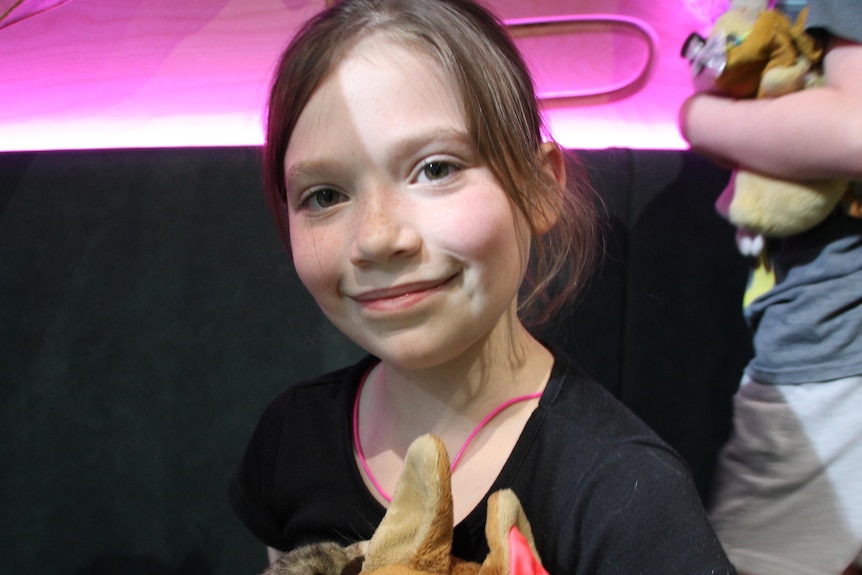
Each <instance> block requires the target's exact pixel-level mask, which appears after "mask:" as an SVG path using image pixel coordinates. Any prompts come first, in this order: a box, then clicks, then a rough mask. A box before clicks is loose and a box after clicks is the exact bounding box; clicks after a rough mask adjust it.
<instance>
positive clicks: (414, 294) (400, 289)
mask: <svg viewBox="0 0 862 575" xmlns="http://www.w3.org/2000/svg"><path fill="white" fill-rule="evenodd" d="M457 275H458V274H454V275H451V276H449V277H447V278H445V279H443V280H434V281H429V282H414V283H408V284H404V285H399V286H394V287H391V288H384V289H379V290H370V291H367V292H363V293H361V294H359V295H356V296H352V298H351V299H353V300H354V301H356V302H357V303H359V305H360V306H362V308H363V309H366V310H368V311H381V312H383V311H400V310H403V309H408V308H410V307H413V306H414V305H415V304H417V303H419V302H420V301H422V300H424V299H426V298H428V297H431V296H432V295H434V294H436V293H438V292H440V291H442V290H444V289H445V288H446V287H448V286H449V284H450V283H452V280H454V279H455V277H456V276H457Z"/></svg>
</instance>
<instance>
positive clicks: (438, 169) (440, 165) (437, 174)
mask: <svg viewBox="0 0 862 575" xmlns="http://www.w3.org/2000/svg"><path fill="white" fill-rule="evenodd" d="M458 169H459V168H458V166H456V165H455V164H453V163H451V162H445V161H442V160H435V161H433V162H428V163H426V164H424V165H423V166H422V167H421V168H420V169H419V177H418V180H419V181H420V182H433V181H435V180H442V179H444V178H446V177H448V176H451V175H452V173H453V172H456V171H457V170H458Z"/></svg>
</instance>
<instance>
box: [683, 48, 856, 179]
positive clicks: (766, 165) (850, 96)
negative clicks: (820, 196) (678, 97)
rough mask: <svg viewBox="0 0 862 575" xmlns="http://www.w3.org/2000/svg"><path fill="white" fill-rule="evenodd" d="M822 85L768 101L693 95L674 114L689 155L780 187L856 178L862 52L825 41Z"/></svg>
mask: <svg viewBox="0 0 862 575" xmlns="http://www.w3.org/2000/svg"><path fill="white" fill-rule="evenodd" d="M823 70H824V77H825V83H826V85H825V86H824V87H821V88H811V89H808V90H802V91H799V92H794V93H791V94H788V95H786V96H782V97H779V98H773V99H752V100H732V99H730V98H722V97H717V96H713V95H708V94H696V95H694V96H692V97H690V98H689V99H688V100H686V102H685V103H684V104H683V106H682V109H681V110H680V130H681V132H682V134H683V136H684V137H685V138H686V139H687V140H688V142H689V144H691V147H692V149H693V150H695V151H698V152H702V153H704V154H706V155H709V156H715V157H718V158H720V159H723V160H724V161H726V162H729V163H731V164H734V165H741V166H744V167H746V168H748V169H751V170H753V171H758V172H763V173H766V174H770V175H773V176H778V177H783V178H787V179H818V178H849V179H860V178H862V44H858V43H855V42H850V41H846V40H842V39H839V38H833V39H832V40H831V42H830V44H829V46H828V51H827V52H826V56H825V57H824V61H823Z"/></svg>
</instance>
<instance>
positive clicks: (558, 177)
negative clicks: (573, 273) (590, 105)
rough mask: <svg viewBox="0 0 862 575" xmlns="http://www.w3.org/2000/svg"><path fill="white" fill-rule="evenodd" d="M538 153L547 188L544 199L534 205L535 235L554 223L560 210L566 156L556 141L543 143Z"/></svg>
mask: <svg viewBox="0 0 862 575" xmlns="http://www.w3.org/2000/svg"><path fill="white" fill-rule="evenodd" d="M539 154H540V157H539V162H540V163H541V166H542V171H543V172H545V175H546V176H547V178H546V180H545V181H546V182H547V184H548V189H547V190H545V193H546V196H545V197H543V198H542V200H545V201H542V202H541V203H540V204H536V205H535V209H536V213H535V214H534V217H533V222H534V223H533V225H534V226H535V233H536V235H537V236H542V235H544V234H545V233H547V232H548V231H549V230H550V229H551V228H553V227H554V225H556V223H557V220H558V219H559V217H560V213H561V212H562V203H563V194H564V193H566V156H565V153H564V152H563V150H562V148H560V146H559V144H557V143H556V142H545V143H543V144H542V146H541V148H539Z"/></svg>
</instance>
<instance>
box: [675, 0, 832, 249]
mask: <svg viewBox="0 0 862 575" xmlns="http://www.w3.org/2000/svg"><path fill="white" fill-rule="evenodd" d="M807 10H808V9H807V8H806V9H804V10H803V11H802V12H801V13H800V14H799V17H798V18H797V20H796V22H795V23H793V24H791V22H790V20H788V19H787V17H786V16H784V15H783V14H781V13H780V12H777V11H774V10H766V2H765V1H763V0H735V1H734V2H732V3H731V8H730V9H729V10H728V11H727V12H725V13H724V14H722V15H721V17H719V19H718V20H717V21H716V23H715V25H714V26H713V29H712V32H711V33H710V36H709V38H707V39H703V38H700V41H693V40H697V38H699V37H698V36H697V35H692V37H690V38H689V41H687V42H686V47H685V48H684V54H685V55H686V57H687V58H688V59H689V60H690V61H691V62H692V66H693V72H694V73H695V76H696V84H700V86H701V87H704V82H707V83H711V85H710V86H705V89H707V90H710V91H714V92H717V93H720V94H724V95H727V96H731V97H735V98H754V97H757V98H775V97H780V96H782V95H785V94H788V93H790V92H794V91H796V90H802V89H809V88H811V89H816V87H817V85H818V83H819V82H820V76H819V72H818V64H819V63H820V60H821V58H822V57H823V49H822V47H821V46H820V43H819V42H818V41H816V40H815V39H814V38H813V37H812V36H810V35H809V34H807V33H806V32H805V30H804V28H805V19H806V17H807V13H808V11H807ZM698 76H703V77H704V78H706V80H704V79H703V78H701V81H700V82H698V81H697V77H698ZM848 187H849V181H847V180H823V181H789V180H783V179H779V178H773V177H769V176H765V175H763V174H757V173H754V172H750V171H747V170H742V169H740V170H737V171H736V172H735V173H734V177H733V178H732V179H731V183H730V185H729V186H728V189H727V190H725V194H730V196H726V197H724V198H721V199H720V200H719V205H720V206H721V205H724V206H728V207H727V210H726V213H725V212H724V211H722V209H721V208H719V211H722V213H724V215H725V216H727V217H728V219H729V220H730V221H731V222H732V223H733V224H734V225H736V226H737V227H739V228H742V229H745V230H748V231H751V232H754V233H756V234H762V235H763V236H766V237H786V236H789V235H793V234H797V233H800V232H803V231H805V230H808V229H810V228H812V227H814V226H815V225H817V224H818V223H820V222H821V221H823V220H824V219H825V218H826V216H828V215H829V214H830V213H831V212H832V210H834V209H835V207H836V206H837V205H838V204H839V202H840V201H841V200H842V197H843V196H844V195H845V193H846V192H847V190H848Z"/></svg>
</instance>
